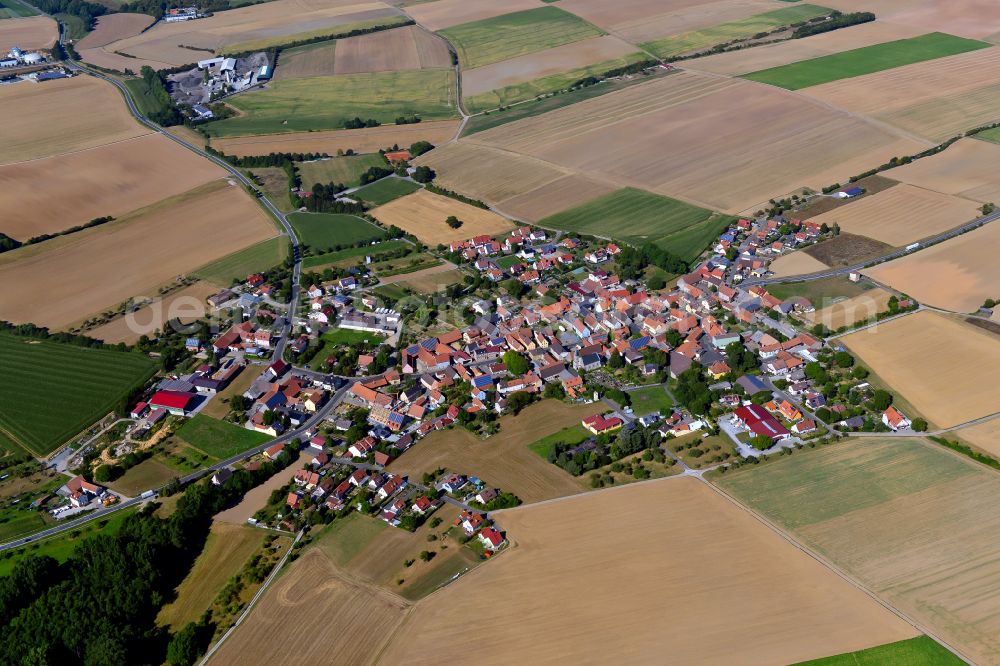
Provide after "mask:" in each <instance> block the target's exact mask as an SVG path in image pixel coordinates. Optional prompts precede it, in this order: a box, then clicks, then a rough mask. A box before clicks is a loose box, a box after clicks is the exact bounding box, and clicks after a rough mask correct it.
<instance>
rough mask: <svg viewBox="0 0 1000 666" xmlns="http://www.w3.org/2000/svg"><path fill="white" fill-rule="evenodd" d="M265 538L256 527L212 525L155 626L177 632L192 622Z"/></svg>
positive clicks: (264, 534) (206, 607)
mask: <svg viewBox="0 0 1000 666" xmlns="http://www.w3.org/2000/svg"><path fill="white" fill-rule="evenodd" d="M265 536H267V532H266V531H264V530H261V529H258V528H256V527H249V526H245V525H228V524H226V523H212V527H211V531H210V532H209V535H208V538H207V539H206V540H205V547H204V549H202V551H201V553H200V554H199V555H198V558H197V559H196V560H195V561H194V566H192V567H191V571H190V572H189V573H188V575H187V576H186V577H185V578H184V581H183V582H182V583H181V584H180V585H179V586H178V587H177V598H176V599H174V600H173V601H171V602H170V603H169V604H167V605H166V606H164V607H163V608H161V609H160V614H159V615H158V616H157V618H156V623H157V624H158V625H160V626H161V627H167V626H169V627H171V628H172V629H173V630H174V631H180V629H181V628H183V627H184V625H186V624H187V623H188V622H196V621H197V620H198V618H199V617H201V614H202V613H204V612H205V611H206V610H208V608H209V607H210V606H211V605H212V601H214V600H215V597H216V596H217V595H218V594H219V592H221V591H222V588H223V587H225V585H226V582H227V581H228V580H229V578H230V577H231V576H235V575H236V574H237V573H239V571H240V569H241V568H242V567H243V564H244V563H245V562H246V561H247V559H248V558H249V557H250V556H251V555H252V554H253V552H254V551H255V550H257V549H258V548H259V547H260V546H261V545H262V544H263V543H264V537H265Z"/></svg>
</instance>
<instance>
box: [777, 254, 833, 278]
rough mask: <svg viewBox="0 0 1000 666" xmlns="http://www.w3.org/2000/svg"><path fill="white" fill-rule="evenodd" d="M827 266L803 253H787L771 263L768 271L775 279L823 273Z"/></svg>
mask: <svg viewBox="0 0 1000 666" xmlns="http://www.w3.org/2000/svg"><path fill="white" fill-rule="evenodd" d="M827 268H829V266H827V265H826V264H824V263H823V262H822V261H820V260H819V259H816V258H814V257H811V256H810V255H808V254H806V253H805V252H803V251H801V250H799V251H798V252H789V253H788V254H783V255H781V256H780V257H778V258H777V259H775V260H774V261H772V262H771V266H770V270H771V272H772V273H774V275H775V277H787V276H790V275H806V274H808V273H816V272H818V271H825V270H826V269H827Z"/></svg>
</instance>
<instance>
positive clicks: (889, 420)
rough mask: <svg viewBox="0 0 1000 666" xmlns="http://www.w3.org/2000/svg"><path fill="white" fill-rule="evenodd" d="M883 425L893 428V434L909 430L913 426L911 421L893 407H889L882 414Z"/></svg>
mask: <svg viewBox="0 0 1000 666" xmlns="http://www.w3.org/2000/svg"><path fill="white" fill-rule="evenodd" d="M882 423H884V424H885V425H886V426H888V427H889V428H891V429H892V431H893V432H895V431H897V430H902V429H905V428H909V427H910V425H911V423H910V419H908V418H906V416H905V415H904V414H903V412H901V411H899V410H898V409H896V408H895V407H893V406H892V405H889V408H888V409H887V410H885V411H884V412H882Z"/></svg>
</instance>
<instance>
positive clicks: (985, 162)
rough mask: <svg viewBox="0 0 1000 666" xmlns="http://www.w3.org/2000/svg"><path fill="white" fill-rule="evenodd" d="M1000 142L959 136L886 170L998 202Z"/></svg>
mask: <svg viewBox="0 0 1000 666" xmlns="http://www.w3.org/2000/svg"><path fill="white" fill-rule="evenodd" d="M998 163H1000V144H996V143H991V142H988V141H979V140H977V139H961V140H959V141H957V142H955V143H954V144H952V145H951V146H949V147H948V149H947V150H945V151H943V152H940V153H938V154H937V155H932V156H931V157H925V158H923V159H920V160H917V161H916V162H911V163H910V164H907V165H905V166H901V167H896V168H895V169H892V170H890V171H887V172H886V174H888V175H889V176H890V177H891V178H895V179H896V180H899V181H902V182H904V183H909V184H910V185H916V186H917V187H923V188H926V189H928V190H935V191H937V192H944V193H945V194H954V195H956V196H960V197H965V198H966V199H972V200H973V201H979V202H987V201H992V202H1000V171H998V170H997V169H996V165H997V164H998Z"/></svg>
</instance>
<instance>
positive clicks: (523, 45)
mask: <svg viewBox="0 0 1000 666" xmlns="http://www.w3.org/2000/svg"><path fill="white" fill-rule="evenodd" d="M440 33H441V34H442V35H444V36H445V37H446V38H447V39H448V41H450V42H451V43H452V44H454V46H455V49H456V50H457V51H458V58H459V60H460V61H461V63H462V67H467V68H469V69H472V68H473V67H482V66H483V65H489V64H491V63H494V62H501V61H503V60H509V59H511V58H516V57H517V56H522V55H525V54H527V53H535V52H536V51H543V50H545V49H550V48H552V47H554V46H560V45H562V44H569V43H571V42H578V41H580V40H581V39H587V38H588V37H598V36H600V35H603V34H604V33H603V32H602V31H601V30H600V29H598V28H597V27H595V26H593V25H591V24H590V23H587V22H586V21H584V20H583V19H582V18H579V17H578V16H575V15H574V14H570V13H569V12H566V11H563V10H561V9H559V8H558V7H539V8H538V9H529V10H526V11H523V12H513V13H511V14H504V15H503V16H495V17H493V18H488V19H483V20H481V21H473V22H471V23H463V24H461V25H456V26H453V27H451V28H445V29H444V30H441V31H440Z"/></svg>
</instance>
